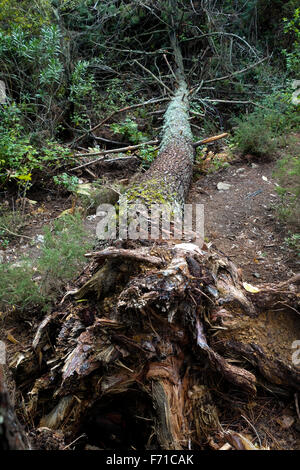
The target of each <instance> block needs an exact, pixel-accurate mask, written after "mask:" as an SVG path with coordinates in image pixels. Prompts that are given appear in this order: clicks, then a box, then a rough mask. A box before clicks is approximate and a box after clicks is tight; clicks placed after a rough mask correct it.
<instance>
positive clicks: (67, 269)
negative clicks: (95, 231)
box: [0, 215, 92, 313]
mask: <svg viewBox="0 0 300 470" xmlns="http://www.w3.org/2000/svg"><path fill="white" fill-rule="evenodd" d="M91 245H92V242H91V240H89V238H88V234H87V232H86V230H85V228H84V225H83V221H82V219H81V218H80V216H79V215H68V216H65V217H62V218H60V219H56V220H55V221H54V222H53V224H51V225H49V226H47V227H45V228H44V243H43V244H42V248H41V253H40V256H39V258H37V259H36V260H34V261H32V260H30V259H29V257H27V258H24V259H22V260H21V261H19V262H17V263H8V264H0V309H2V310H4V311H7V310H9V308H12V307H14V309H16V310H17V311H18V312H21V313H22V312H23V313H24V312H28V311H30V310H32V309H36V308H40V309H42V310H43V311H44V310H47V308H49V306H50V305H51V303H52V302H53V301H54V300H55V298H56V297H57V296H58V295H61V294H62V293H63V291H64V289H65V283H66V282H67V281H69V280H71V279H72V278H74V276H76V275H77V274H79V272H80V270H81V269H82V267H83V266H84V264H85V257H84V254H85V253H86V251H88V250H89V249H90V248H91Z"/></svg>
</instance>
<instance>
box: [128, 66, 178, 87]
mask: <svg viewBox="0 0 300 470" xmlns="http://www.w3.org/2000/svg"><path fill="white" fill-rule="evenodd" d="M134 62H135V63H136V64H138V65H139V66H140V67H141V68H142V69H143V70H145V71H146V72H148V73H149V74H150V75H151V77H152V78H153V79H154V80H156V81H157V82H158V83H159V84H160V85H161V86H162V87H163V88H165V89H166V90H167V92H168V93H170V94H171V95H173V94H174V93H173V91H172V90H171V88H169V87H168V86H167V85H166V84H165V83H164V82H162V81H161V80H160V79H159V78H157V77H156V76H155V75H154V73H152V72H151V70H149V69H147V68H146V67H144V66H143V65H142V64H140V63H139V62H138V61H137V60H135V61H134Z"/></svg>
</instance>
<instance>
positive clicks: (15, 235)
mask: <svg viewBox="0 0 300 470" xmlns="http://www.w3.org/2000/svg"><path fill="white" fill-rule="evenodd" d="M0 229H1V230H4V231H5V232H7V233H10V235H13V236H14V237H20V238H28V239H29V240H33V237H27V235H20V234H19V233H15V232H12V231H11V230H8V228H6V227H3V226H0Z"/></svg>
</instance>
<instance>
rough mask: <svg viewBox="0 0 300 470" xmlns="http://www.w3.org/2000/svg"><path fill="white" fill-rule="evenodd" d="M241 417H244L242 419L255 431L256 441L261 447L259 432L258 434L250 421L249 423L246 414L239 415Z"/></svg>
mask: <svg viewBox="0 0 300 470" xmlns="http://www.w3.org/2000/svg"><path fill="white" fill-rule="evenodd" d="M241 417H242V418H244V420H245V421H246V422H247V423H248V424H249V426H251V428H252V429H253V431H254V432H255V434H256V436H257V439H258V443H259V447H262V445H261V440H260V437H259V434H258V432H257V431H256V429H255V427H254V425H253V424H252V423H250V421H249V420H248V419H247V418H246V416H244V415H241Z"/></svg>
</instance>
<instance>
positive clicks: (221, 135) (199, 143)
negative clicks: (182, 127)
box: [193, 132, 228, 148]
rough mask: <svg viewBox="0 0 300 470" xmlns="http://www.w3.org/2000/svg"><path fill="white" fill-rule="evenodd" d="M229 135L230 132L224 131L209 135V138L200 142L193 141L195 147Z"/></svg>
mask: <svg viewBox="0 0 300 470" xmlns="http://www.w3.org/2000/svg"><path fill="white" fill-rule="evenodd" d="M227 136H228V133H227V132H224V133H223V134H219V135H214V136H213V137H208V138H207V139H203V140H198V142H194V143H193V147H194V148H196V147H199V145H203V144H209V143H210V142H214V141H215V140H219V139H223V138H224V137H227Z"/></svg>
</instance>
